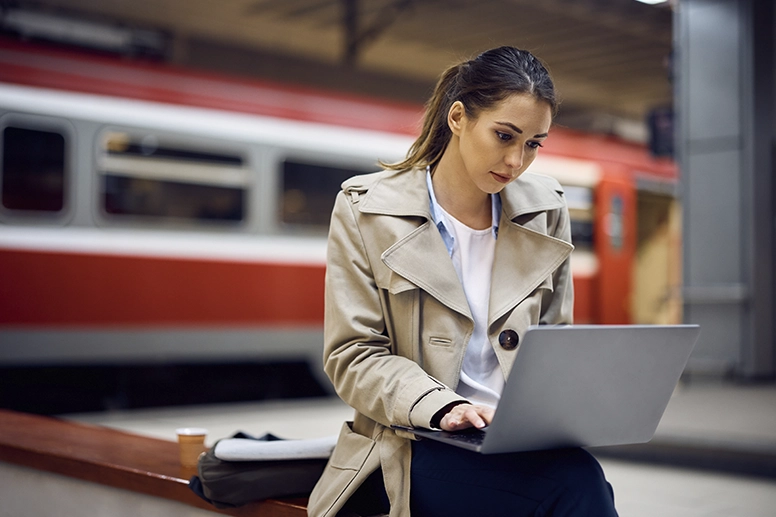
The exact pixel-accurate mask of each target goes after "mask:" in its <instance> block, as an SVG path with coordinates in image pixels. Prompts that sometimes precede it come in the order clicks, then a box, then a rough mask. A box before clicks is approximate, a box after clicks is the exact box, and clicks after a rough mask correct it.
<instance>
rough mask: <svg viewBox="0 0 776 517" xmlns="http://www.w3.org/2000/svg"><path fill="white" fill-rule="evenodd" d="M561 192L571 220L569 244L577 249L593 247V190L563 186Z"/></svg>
mask: <svg viewBox="0 0 776 517" xmlns="http://www.w3.org/2000/svg"><path fill="white" fill-rule="evenodd" d="M563 191H564V193H565V196H566V203H567V205H568V208H569V217H570V218H571V242H572V243H573V244H574V246H576V247H577V248H592V247H593V237H594V235H593V190H592V189H591V188H588V187H579V186H575V185H564V186H563Z"/></svg>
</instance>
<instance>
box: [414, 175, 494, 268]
mask: <svg viewBox="0 0 776 517" xmlns="http://www.w3.org/2000/svg"><path fill="white" fill-rule="evenodd" d="M426 185H427V186H428V197H429V208H430V209H431V217H432V218H433V219H434V224H436V227H437V229H438V230H439V234H440V235H441V236H442V240H443V241H444V243H445V247H446V248H447V253H448V254H449V255H450V256H452V255H453V249H454V247H455V238H454V237H453V236H452V235H451V234H450V232H449V231H448V229H447V225H449V224H450V223H449V222H448V221H447V217H446V216H445V213H444V212H443V211H442V208H441V207H440V206H439V203H437V200H436V195H435V194H434V185H433V184H432V183H431V170H430V168H429V167H426ZM490 203H491V221H492V222H493V226H492V227H491V229H492V231H493V238H494V239H497V238H498V223H499V218H500V217H501V196H499V195H494V194H491V195H490Z"/></svg>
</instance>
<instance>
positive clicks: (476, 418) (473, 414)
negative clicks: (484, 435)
mask: <svg viewBox="0 0 776 517" xmlns="http://www.w3.org/2000/svg"><path fill="white" fill-rule="evenodd" d="M479 409H481V408H478V407H476V406H471V407H470V408H468V409H467V410H466V413H465V414H464V417H465V418H466V420H467V421H468V422H469V423H470V424H471V425H473V426H474V427H476V428H477V429H482V428H483V427H485V426H486V425H487V423H486V422H485V420H484V419H483V418H482V416H480V413H479V411H478V410H479Z"/></svg>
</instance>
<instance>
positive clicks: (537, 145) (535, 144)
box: [526, 142, 544, 149]
mask: <svg viewBox="0 0 776 517" xmlns="http://www.w3.org/2000/svg"><path fill="white" fill-rule="evenodd" d="M526 145H527V146H528V147H530V148H531V149H538V148H540V147H544V146H543V145H542V144H541V142H526Z"/></svg>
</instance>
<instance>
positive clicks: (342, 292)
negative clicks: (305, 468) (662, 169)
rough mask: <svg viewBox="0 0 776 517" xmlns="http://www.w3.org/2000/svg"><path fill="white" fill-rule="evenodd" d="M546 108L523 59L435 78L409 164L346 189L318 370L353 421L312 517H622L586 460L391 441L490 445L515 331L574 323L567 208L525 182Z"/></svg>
mask: <svg viewBox="0 0 776 517" xmlns="http://www.w3.org/2000/svg"><path fill="white" fill-rule="evenodd" d="M556 108H557V103H556V98H555V92H554V87H553V84H552V80H551V79H550V76H549V74H548V73H547V70H546V69H545V68H544V66H542V64H541V63H540V62H539V61H538V60H537V59H536V58H535V57H534V56H533V55H531V54H530V53H529V52H526V51H522V50H518V49H515V48H512V47H501V48H496V49H493V50H490V51H487V52H485V53H483V54H481V55H480V56H478V57H477V58H475V59H473V60H471V61H467V62H464V63H461V64H460V65H457V66H454V67H452V68H450V69H449V70H447V71H446V72H445V73H444V74H443V76H442V77H441V79H440V81H439V83H438V84H437V87H436V90H435V92H434V95H433V97H432V99H431V100H430V102H429V104H428V109H427V113H426V117H425V120H424V124H423V130H422V133H421V135H420V136H419V137H418V139H417V140H416V141H415V143H414V144H413V146H412V147H411V149H410V151H409V153H408V157H407V159H405V160H404V161H403V162H401V163H398V164H394V165H387V166H386V170H385V171H383V172H379V173H375V174H370V175H364V176H357V177H354V178H351V179H350V180H348V181H346V182H345V183H344V184H343V190H342V192H341V193H340V194H339V195H338V197H337V200H336V204H335V208H334V212H333V215H332V221H331V228H330V234H329V248H328V265H327V273H326V315H325V324H324V334H325V350H324V359H325V370H326V373H327V374H328V376H329V377H330V378H331V380H332V382H333V384H334V386H335V389H336V390H337V393H338V394H339V395H340V397H342V399H343V400H344V401H345V402H347V403H348V404H349V405H351V406H352V407H354V408H355V409H356V415H355V418H354V421H353V422H352V423H347V424H345V425H344V426H343V429H342V432H341V434H340V437H339V440H338V443H337V446H336V448H335V450H334V453H333V454H332V457H331V459H330V461H329V464H328V465H327V467H326V470H325V472H324V474H323V476H322V477H321V479H320V481H319V483H318V485H317V486H316V487H315V490H314V491H313V493H312V495H311V498H310V505H309V514H310V515H314V516H321V515H325V516H334V515H336V514H337V513H338V512H340V511H341V510H344V511H343V512H342V513H340V515H343V514H346V513H348V512H351V513H353V512H355V513H358V514H362V515H364V514H367V515H368V514H374V513H380V512H386V513H387V512H388V511H390V515H391V516H404V515H409V514H410V511H412V513H413V514H415V515H421V516H433V515H444V516H447V517H449V516H452V515H462V516H463V515H465V516H482V515H555V516H558V515H590V516H593V515H595V516H596V517H601V516H608V515H616V512H615V510H614V503H613V495H612V492H611V488H610V486H609V485H608V483H607V482H606V480H605V479H604V476H603V472H602V471H601V468H600V466H599V465H598V463H597V462H596V461H595V459H593V458H592V456H590V455H589V454H588V453H586V452H584V451H583V450H581V449H569V450H558V451H543V452H530V453H517V454H500V455H479V454H476V453H471V452H468V451H464V450H462V449H461V450H459V449H457V448H454V447H449V446H446V445H444V444H437V443H432V442H431V441H416V440H415V439H414V435H412V434H410V433H407V432H405V431H403V430H401V428H402V427H404V428H408V427H409V428H411V427H424V428H441V429H445V430H458V429H464V428H467V427H472V426H473V427H477V428H481V427H484V426H485V425H487V424H488V423H489V422H490V420H491V418H492V416H493V408H494V407H495V406H496V405H497V403H498V399H499V396H500V393H501V389H502V388H503V386H504V380H505V379H506V377H507V376H508V375H509V371H510V368H511V365H512V362H513V360H514V357H515V354H516V352H517V348H518V345H519V341H520V337H521V336H522V335H523V334H524V333H525V331H526V330H527V328H528V327H529V326H530V325H536V324H564V323H571V321H572V305H573V293H572V284H571V272H570V267H569V255H570V253H571V250H572V249H573V246H572V245H571V243H570V241H571V234H570V223H569V216H568V210H567V207H566V204H565V201H564V198H563V190H562V188H561V187H560V185H559V184H558V183H557V182H556V181H555V180H553V179H551V178H548V177H544V176H538V175H533V174H526V175H522V174H523V172H524V171H525V169H526V168H527V167H528V166H529V165H530V164H531V162H532V161H533V160H534V158H535V157H536V154H537V152H538V150H539V148H540V147H542V142H544V140H545V139H546V138H547V137H548V133H549V129H550V125H551V123H552V117H553V115H554V114H555V111H556Z"/></svg>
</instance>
